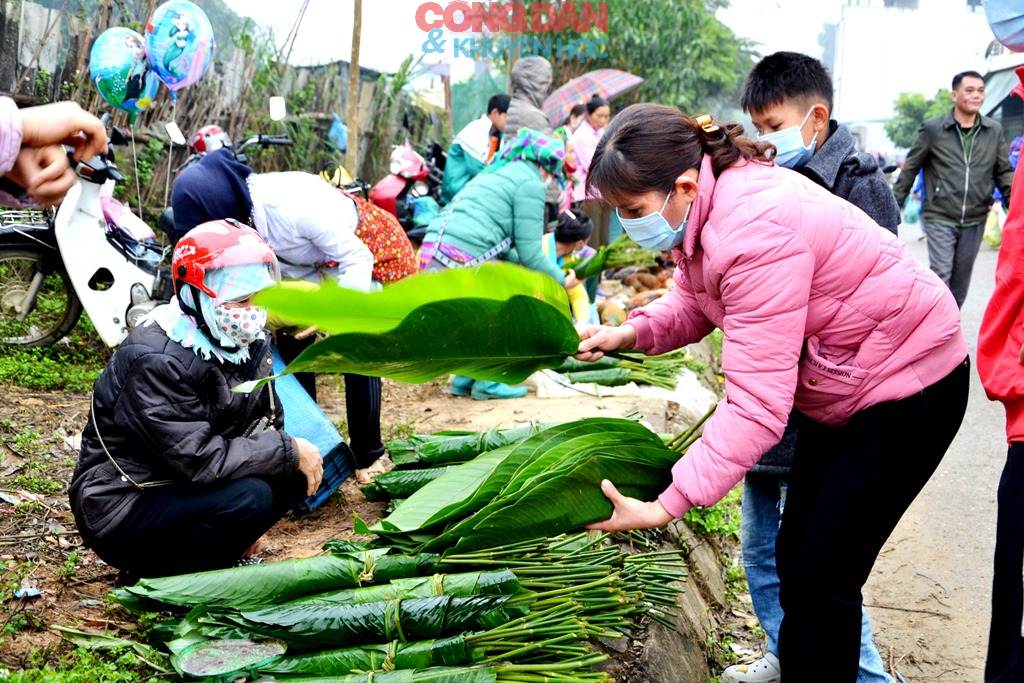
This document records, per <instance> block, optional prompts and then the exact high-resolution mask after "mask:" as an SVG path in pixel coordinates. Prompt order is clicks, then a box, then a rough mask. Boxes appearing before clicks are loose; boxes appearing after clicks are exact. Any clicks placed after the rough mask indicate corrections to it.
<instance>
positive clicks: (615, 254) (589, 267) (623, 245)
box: [565, 234, 657, 280]
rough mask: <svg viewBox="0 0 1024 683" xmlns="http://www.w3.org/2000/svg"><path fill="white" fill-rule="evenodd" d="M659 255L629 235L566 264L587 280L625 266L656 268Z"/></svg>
mask: <svg viewBox="0 0 1024 683" xmlns="http://www.w3.org/2000/svg"><path fill="white" fill-rule="evenodd" d="M656 256H657V253H655V252H653V251H651V250H650V249H644V248H643V247H641V246H639V245H638V244H637V243H636V242H634V241H633V240H631V239H630V238H629V235H625V234H623V235H621V236H619V238H618V239H617V240H615V241H614V242H612V243H611V244H608V245H604V246H601V247H599V248H598V249H597V251H596V252H595V253H593V254H591V255H590V256H587V257H585V258H581V259H577V260H575V261H571V262H569V263H566V264H565V267H566V268H571V269H572V271H573V272H574V273H576V277H578V278H579V279H581V280H585V279H587V278H588V277H593V276H595V275H600V274H601V273H603V272H604V271H606V270H608V269H610V268H621V267H623V266H636V267H637V268H654V267H655V266H657V262H655V260H654V259H655V257H656Z"/></svg>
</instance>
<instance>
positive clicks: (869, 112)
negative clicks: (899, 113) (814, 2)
mask: <svg viewBox="0 0 1024 683" xmlns="http://www.w3.org/2000/svg"><path fill="white" fill-rule="evenodd" d="M830 33H832V32H831V31H828V30H827V31H826V33H825V38H826V40H825V41H823V42H826V43H827V42H829V41H828V38H829V37H830V36H829V34H830ZM991 41H992V32H991V30H990V29H989V27H988V23H987V21H986V19H985V12H984V10H983V8H982V6H981V0H845V2H844V5H843V7H842V9H841V14H840V19H839V22H838V24H837V25H836V26H835V30H834V51H833V52H832V53H831V54H832V55H834V63H833V64H831V65H829V66H831V70H832V74H833V78H834V81H835V103H834V111H833V116H834V117H835V118H836V119H838V120H839V121H842V122H843V123H846V124H847V125H849V126H850V127H851V129H852V130H854V132H855V133H856V134H857V135H858V137H859V138H860V140H861V144H862V145H863V147H864V148H865V149H872V150H878V151H881V152H882V153H883V154H887V155H889V156H902V154H901V153H900V152H901V151H897V150H896V149H895V148H894V147H893V145H892V143H891V142H890V141H889V139H888V137H886V135H885V131H884V129H883V125H884V124H885V122H886V121H888V120H889V119H890V118H892V115H893V104H894V103H895V101H896V98H897V97H898V96H899V94H900V93H901V92H917V93H921V94H923V95H925V96H926V97H929V98H930V97H932V96H934V95H935V92H936V91H937V90H939V89H940V88H942V89H946V90H948V89H949V88H950V82H951V81H952V78H953V76H954V75H955V74H957V73H960V72H961V71H968V70H974V71H977V72H978V73H981V74H985V73H986V72H987V71H988V70H989V69H988V66H987V64H986V59H985V52H986V49H987V48H988V46H989V44H990V43H991ZM828 47H829V46H828V45H827V44H826V50H825V53H826V58H827V57H828V56H829V53H830V51H829V49H828ZM826 65H828V60H827V59H826Z"/></svg>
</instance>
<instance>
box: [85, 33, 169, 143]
mask: <svg viewBox="0 0 1024 683" xmlns="http://www.w3.org/2000/svg"><path fill="white" fill-rule="evenodd" d="M89 71H90V75H91V76H92V81H93V83H95V84H96V88H97V89H98V90H99V91H100V94H101V95H103V99H105V100H106V101H107V102H109V103H110V104H111V105H112V106H114V107H116V108H118V109H120V110H121V111H124V112H127V113H128V114H129V115H130V116H131V120H132V122H133V123H134V121H135V116H136V114H138V113H139V112H141V111H143V110H144V109H146V107H148V106H149V105H150V104H151V103H152V102H153V98H155V97H156V93H157V90H158V89H159V87H160V81H159V80H158V79H157V77H156V74H154V73H153V72H152V71H151V70H150V67H149V61H148V60H147V56H146V47H145V44H144V41H143V38H142V36H140V35H139V34H138V33H136V32H135V31H132V30H131V29H129V28H124V27H120V26H118V27H114V28H109V29H107V30H106V31H104V32H103V33H101V34H100V35H99V37H98V38H96V42H95V43H93V46H92V50H91V51H90V53H89Z"/></svg>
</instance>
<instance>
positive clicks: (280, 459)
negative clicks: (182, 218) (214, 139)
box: [69, 220, 323, 585]
mask: <svg viewBox="0 0 1024 683" xmlns="http://www.w3.org/2000/svg"><path fill="white" fill-rule="evenodd" d="M171 272H172V273H173V277H174V297H173V298H172V299H171V301H170V302H169V303H167V304H164V305H162V306H158V307H157V308H155V309H154V310H153V312H152V313H150V314H149V315H148V316H147V317H146V318H145V319H143V321H142V322H141V324H140V325H138V326H137V327H135V329H133V330H132V331H131V332H130V333H129V335H128V337H127V338H126V339H125V340H124V342H122V343H121V345H120V346H119V347H118V348H117V350H116V351H115V352H114V355H113V357H112V358H111V359H110V363H109V364H108V365H107V367H106V368H105V369H104V370H103V372H102V373H100V376H99V378H97V380H96V385H95V387H94V388H93V393H92V402H91V409H90V411H89V416H88V418H87V422H86V425H85V429H84V431H83V433H82V446H81V450H80V451H79V455H78V462H77V464H76V465H75V472H74V475H73V477H72V479H71V487H70V490H69V497H70V502H71V509H72V511H73V512H74V515H75V523H76V524H77V527H78V532H79V533H80V534H81V535H82V540H83V542H84V543H85V544H86V545H87V546H89V547H90V548H92V549H93V550H94V551H95V552H96V554H97V555H99V556H100V558H102V559H103V561H104V562H106V563H107V564H109V565H110V566H112V567H116V568H117V569H119V570H120V571H121V573H120V574H119V577H118V579H117V583H120V584H122V585H130V584H132V583H134V582H135V581H136V580H137V579H139V578H145V577H154V576H167V575H173V574H185V573H190V572H198V571H207V570H211V569H223V568H226V567H230V566H232V565H234V564H253V563H255V562H256V561H258V558H255V557H254V555H255V553H256V552H257V551H258V547H259V539H260V537H262V536H263V534H264V533H265V532H266V531H267V530H268V529H270V527H271V526H273V525H274V523H276V522H277V521H278V520H279V519H281V517H283V516H284V514H285V513H286V512H287V511H288V510H290V509H291V508H293V507H294V506H295V505H297V504H298V503H300V502H301V501H302V499H303V497H304V496H309V495H313V493H315V492H316V490H317V488H319V486H320V481H321V480H322V478H323V460H322V458H321V455H320V451H319V450H318V449H317V447H316V446H314V445H313V444H311V443H310V442H308V441H306V440H305V439H302V438H299V437H293V436H290V435H289V434H287V433H286V432H285V431H284V410H283V407H282V406H281V400H280V398H279V397H278V395H277V390H276V389H275V387H274V383H273V382H270V383H268V384H265V385H264V386H262V387H260V388H259V389H257V390H255V391H253V392H252V393H249V394H242V393H236V392H234V391H232V388H233V387H235V386H237V385H239V384H241V383H243V382H246V381H249V380H257V379H262V378H265V377H268V376H269V375H271V374H272V368H273V365H272V359H271V354H270V342H269V335H268V332H267V331H266V330H264V324H265V323H266V320H267V312H266V310H265V309H263V308H260V307H258V306H254V305H252V303H251V301H250V300H251V298H252V296H253V295H254V294H255V293H256V292H258V291H260V290H261V289H264V288H266V287H269V286H271V285H273V284H275V283H276V282H277V281H278V279H279V277H280V275H279V270H278V262H277V258H276V257H275V256H274V252H273V250H272V249H271V248H270V247H269V246H268V245H267V243H266V242H265V241H264V240H263V238H261V237H260V236H259V234H257V233H256V231H255V230H253V229H252V228H249V227H248V226H243V225H241V224H240V223H238V222H237V221H233V220H218V221H212V222H208V223H203V224H202V225H200V226H198V227H196V228H195V229H194V230H192V231H190V232H188V233H187V234H186V235H185V236H184V237H182V238H181V239H180V240H179V241H178V243H177V245H176V247H175V249H174V255H173V259H172V262H171Z"/></svg>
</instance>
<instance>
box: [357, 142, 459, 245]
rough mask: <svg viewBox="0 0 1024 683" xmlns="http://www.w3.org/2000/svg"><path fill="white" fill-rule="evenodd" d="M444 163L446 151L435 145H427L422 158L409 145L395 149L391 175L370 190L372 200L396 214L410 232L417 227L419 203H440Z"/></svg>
mask: <svg viewBox="0 0 1024 683" xmlns="http://www.w3.org/2000/svg"><path fill="white" fill-rule="evenodd" d="M444 162H445V155H444V150H442V149H441V146H440V145H439V144H437V143H436V142H434V143H431V144H430V145H428V146H427V149H426V150H425V152H424V154H423V155H421V154H419V153H418V152H417V151H416V150H415V149H413V147H412V145H411V144H409V143H408V142H406V143H404V144H401V145H398V146H396V147H395V148H394V149H393V150H392V152H391V165H390V171H391V173H389V174H388V175H387V176H385V177H384V178H381V180H379V181H378V182H377V184H376V185H374V186H373V187H372V188H370V201H372V202H373V203H374V204H376V205H377V206H379V207H381V208H382V209H384V210H385V211H388V212H390V213H392V214H394V215H395V216H396V217H397V218H398V222H399V223H401V225H402V228H403V229H404V230H405V231H406V232H407V233H408V232H409V231H410V230H412V229H413V228H414V227H415V221H414V214H415V209H416V202H417V200H419V199H421V198H426V197H432V198H433V199H434V200H435V201H436V200H437V197H438V194H439V193H440V191H441V182H442V180H444Z"/></svg>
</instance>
